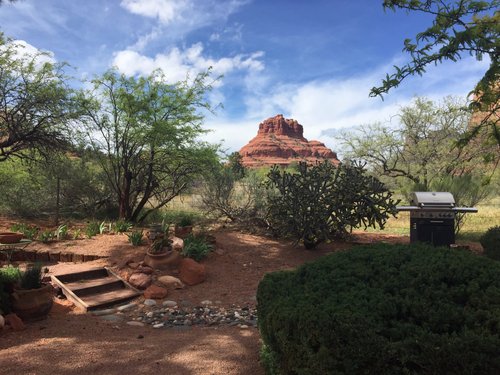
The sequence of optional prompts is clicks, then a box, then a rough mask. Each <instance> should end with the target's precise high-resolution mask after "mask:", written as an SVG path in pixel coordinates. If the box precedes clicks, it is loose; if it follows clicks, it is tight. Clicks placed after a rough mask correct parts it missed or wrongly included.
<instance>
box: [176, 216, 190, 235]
mask: <svg viewBox="0 0 500 375" xmlns="http://www.w3.org/2000/svg"><path fill="white" fill-rule="evenodd" d="M192 231H193V218H192V217H191V216H188V215H183V216H181V217H179V219H178V221H177V222H176V223H175V236H176V237H180V238H186V237H187V236H189V235H190V234H191V232H192Z"/></svg>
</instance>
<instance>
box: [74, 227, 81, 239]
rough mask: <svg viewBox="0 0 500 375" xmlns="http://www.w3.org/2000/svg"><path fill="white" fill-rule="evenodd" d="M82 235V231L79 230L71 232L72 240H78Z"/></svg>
mask: <svg viewBox="0 0 500 375" xmlns="http://www.w3.org/2000/svg"><path fill="white" fill-rule="evenodd" d="M81 234H82V230H81V229H75V230H73V239H74V240H78V239H79V238H80V236H81Z"/></svg>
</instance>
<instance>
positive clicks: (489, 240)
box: [479, 226, 500, 260]
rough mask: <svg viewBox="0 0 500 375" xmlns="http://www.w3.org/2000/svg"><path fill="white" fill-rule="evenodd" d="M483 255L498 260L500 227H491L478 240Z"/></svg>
mask: <svg viewBox="0 0 500 375" xmlns="http://www.w3.org/2000/svg"><path fill="white" fill-rule="evenodd" d="M479 241H480V242H481V246H482V247H483V250H484V255H486V256H487V257H489V258H491V259H496V260H500V226H496V227H491V228H490V229H488V230H487V231H486V232H485V233H484V234H483V235H482V236H481V238H480V240H479Z"/></svg>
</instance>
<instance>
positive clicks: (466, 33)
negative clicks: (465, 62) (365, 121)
mask: <svg viewBox="0 0 500 375" xmlns="http://www.w3.org/2000/svg"><path fill="white" fill-rule="evenodd" d="M383 6H384V8H385V9H391V10H394V11H395V10H397V9H404V10H407V11H408V12H422V13H426V14H430V15H432V16H434V20H433V22H432V25H431V26H429V27H428V28H427V29H425V30H423V31H422V32H420V33H418V34H417V35H416V36H415V39H414V40H412V39H406V40H405V41H404V49H403V51H405V52H407V53H409V54H410V57H411V61H410V62H409V63H407V64H405V65H403V66H396V67H395V72H394V73H392V74H391V75H389V74H387V75H386V78H385V79H384V80H383V81H382V85H381V86H379V87H373V88H372V90H371V92H370V95H371V96H382V95H383V94H385V93H388V92H389V90H390V89H392V88H394V87H397V86H398V85H399V84H400V83H401V82H402V81H403V80H404V79H406V78H407V77H408V76H412V75H420V76H421V75H423V74H424V73H425V70H426V68H427V67H428V66H429V65H433V64H434V65H437V64H439V63H442V62H443V61H446V60H451V61H457V60H459V59H461V58H462V57H463V56H465V55H471V56H474V57H475V58H476V59H478V60H481V59H483V57H484V56H485V55H486V56H488V57H489V59H490V66H489V68H488V70H487V71H486V73H485V74H484V76H483V77H482V78H481V80H480V81H479V82H478V84H477V85H476V87H475V88H474V89H473V91H472V92H471V93H472V94H473V100H472V102H471V109H473V110H474V111H478V112H481V113H483V115H482V116H480V118H477V119H476V120H479V121H478V122H477V126H475V127H473V128H472V129H470V131H469V132H468V133H466V134H464V138H463V139H462V140H461V142H460V145H464V144H466V143H468V142H469V141H470V139H472V138H473V137H475V136H478V135H480V134H482V133H485V135H484V137H485V138H486V140H488V139H489V140H492V141H493V142H496V143H497V144H499V145H500V129H499V127H498V122H499V119H500V114H499V107H500V83H499V82H500V70H499V62H498V58H499V54H500V42H499V34H500V12H499V10H498V9H499V6H500V1H499V0H491V1H476V0H384V1H383ZM483 129H484V131H483Z"/></svg>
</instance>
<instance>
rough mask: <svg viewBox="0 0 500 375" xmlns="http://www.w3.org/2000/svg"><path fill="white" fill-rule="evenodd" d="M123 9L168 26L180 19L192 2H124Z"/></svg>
mask: <svg viewBox="0 0 500 375" xmlns="http://www.w3.org/2000/svg"><path fill="white" fill-rule="evenodd" d="M120 5H121V6H122V7H124V8H125V9H127V10H128V11H129V12H131V13H134V14H138V15H141V16H144V17H150V18H157V19H158V20H159V21H160V22H161V23H162V24H164V25H167V24H169V23H171V22H172V21H174V20H175V19H176V18H180V17H181V15H182V13H183V11H184V10H185V9H187V8H188V7H189V5H190V2H189V1H187V0H122V2H121V4H120Z"/></svg>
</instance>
